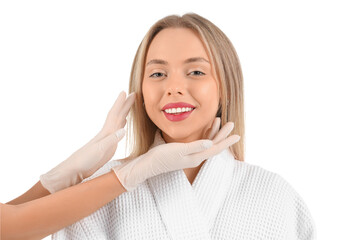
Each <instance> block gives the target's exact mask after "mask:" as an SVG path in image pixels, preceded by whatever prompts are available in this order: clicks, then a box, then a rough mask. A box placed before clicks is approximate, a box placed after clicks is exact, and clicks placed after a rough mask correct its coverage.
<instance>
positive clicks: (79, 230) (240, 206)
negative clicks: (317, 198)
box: [52, 130, 316, 240]
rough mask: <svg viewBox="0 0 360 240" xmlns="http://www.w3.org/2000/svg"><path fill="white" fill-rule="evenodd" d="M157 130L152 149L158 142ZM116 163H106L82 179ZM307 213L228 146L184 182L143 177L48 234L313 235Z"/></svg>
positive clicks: (58, 238) (279, 181)
mask: <svg viewBox="0 0 360 240" xmlns="http://www.w3.org/2000/svg"><path fill="white" fill-rule="evenodd" d="M163 143H164V140H163V139H162V137H161V135H160V133H159V130H158V131H157V132H156V135H155V141H154V143H153V145H152V147H155V146H157V145H159V144H163ZM119 164H122V162H121V161H118V160H114V161H110V162H108V163H107V164H106V165H104V166H103V167H102V168H101V169H99V170H98V171H97V172H96V173H95V174H94V175H92V176H91V177H90V178H87V179H85V180H84V181H83V182H85V181H88V180H90V179H93V178H94V177H97V176H100V175H102V174H105V173H107V172H109V171H111V167H113V166H115V165H119ZM315 235H316V231H315V225H314V221H313V219H312V216H311V214H310V212H309V209H308V208H307V206H306V204H305V203H304V201H303V199H302V198H301V197H300V196H299V194H298V193H297V192H296V191H295V190H294V189H293V188H292V187H291V185H290V184H289V183H288V182H287V181H286V180H285V179H283V178H282V177H281V176H280V175H278V174H276V173H273V172H270V171H267V170H265V169H263V168H261V167H259V166H256V165H252V164H249V163H246V162H241V161H238V160H235V159H234V157H233V155H232V154H231V153H230V151H229V149H225V150H224V151H222V152H221V153H219V154H217V155H215V156H213V157H211V158H209V159H208V160H206V161H205V163H204V164H203V165H202V167H201V169H200V171H199V173H198V175H197V176H196V178H195V180H194V182H193V184H192V185H191V184H190V183H189V181H188V179H187V177H186V175H185V173H184V171H183V170H177V171H172V172H168V173H164V174H160V175H158V176H155V177H152V178H149V179H147V180H146V181H145V182H143V183H142V184H140V185H139V186H138V188H136V189H135V190H134V191H132V192H125V193H123V194H121V195H120V196H118V197H117V198H116V199H114V200H113V201H111V202H109V203H108V204H106V205H105V206H103V207H102V208H100V209H99V210H97V211H96V212H94V213H93V214H91V215H89V216H87V217H85V218H83V219H82V220H80V221H78V222H76V223H74V224H72V225H70V226H68V227H66V228H64V229H62V230H60V231H58V232H56V233H55V234H53V235H52V239H55V240H62V239H73V240H77V239H94V240H101V239H137V240H139V239H146V240H149V239H186V240H191V239H197V240H198V239H241V240H245V239H246V240H249V239H264V240H265V239H266V240H275V239H276V240H278V239H279V240H280V239H281V240H293V239H294V240H295V239H296V240H297V239H303V240H312V239H315V238H316V236H315Z"/></svg>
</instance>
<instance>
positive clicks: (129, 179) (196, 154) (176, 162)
mask: <svg viewBox="0 0 360 240" xmlns="http://www.w3.org/2000/svg"><path fill="white" fill-rule="evenodd" d="M214 123H216V124H213V127H212V130H211V131H210V132H209V130H208V131H207V134H208V136H210V137H211V135H213V134H214V133H216V131H217V130H216V128H218V127H219V121H218V120H216V119H215V120H214ZM233 128H234V123H232V122H228V123H226V124H225V125H224V126H223V127H222V128H221V130H220V131H219V132H218V133H217V134H216V136H215V137H214V138H213V139H212V140H209V139H202V140H197V141H193V142H189V143H167V144H161V145H159V146H156V147H154V148H152V149H150V150H149V151H148V152H146V153H145V154H143V155H141V156H139V157H137V158H135V159H132V160H129V161H128V162H126V163H124V164H121V165H118V166H115V167H113V168H112V170H113V171H114V172H115V174H116V176H117V178H118V179H119V181H120V183H121V184H122V185H123V187H124V188H125V189H126V190H127V191H133V190H134V189H136V187H137V186H138V185H139V184H140V183H142V182H144V181H145V180H146V179H148V178H150V177H153V176H156V175H159V174H161V173H165V172H170V171H175V170H180V169H184V168H194V167H197V166H199V165H200V164H201V162H202V161H204V160H205V159H208V158H209V157H211V156H214V155H216V154H218V153H220V152H221V151H223V150H224V149H226V148H228V147H229V146H231V145H233V144H234V143H236V142H238V141H239V140H240V136H239V135H232V136H230V137H228V138H226V137H227V136H228V135H229V133H230V132H231V130H232V129H233Z"/></svg>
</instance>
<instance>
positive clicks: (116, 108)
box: [108, 91, 126, 115]
mask: <svg viewBox="0 0 360 240" xmlns="http://www.w3.org/2000/svg"><path fill="white" fill-rule="evenodd" d="M125 100H126V93H125V91H121V92H120V93H119V95H118V97H117V99H116V100H115V102H114V104H113V105H112V107H111V109H110V111H109V113H108V115H111V114H113V115H117V114H118V113H119V110H120V109H121V107H122V106H123V105H124V102H125Z"/></svg>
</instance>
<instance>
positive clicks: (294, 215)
mask: <svg viewBox="0 0 360 240" xmlns="http://www.w3.org/2000/svg"><path fill="white" fill-rule="evenodd" d="M236 162H237V163H236V164H235V166H236V167H235V169H234V178H233V179H234V180H233V184H234V188H233V191H235V192H236V193H237V195H239V196H240V198H246V199H251V201H252V203H253V204H259V205H261V206H267V209H274V211H275V210H276V209H277V210H276V211H278V210H279V209H281V212H283V213H284V216H286V217H285V218H286V219H287V221H288V223H289V224H293V225H294V228H291V229H294V232H293V234H294V235H297V236H301V237H300V238H299V239H314V236H315V235H316V230H315V224H314V219H313V217H312V215H311V213H310V210H309V208H308V206H307V204H306V203H305V201H304V199H303V197H302V196H300V194H299V193H298V191H297V190H295V189H294V187H293V186H292V185H291V184H290V183H289V181H288V180H286V179H285V178H284V177H282V176H281V175H280V174H279V173H276V172H273V171H270V170H267V169H265V168H263V167H261V166H258V165H255V164H251V163H248V162H240V161H236ZM235 192H234V193H233V194H234V195H235Z"/></svg>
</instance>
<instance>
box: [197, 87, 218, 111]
mask: <svg viewBox="0 0 360 240" xmlns="http://www.w3.org/2000/svg"><path fill="white" fill-rule="evenodd" d="M193 92H194V96H196V98H197V100H198V101H199V103H200V105H201V106H202V108H206V109H209V108H213V106H215V108H217V102H218V91H217V85H216V82H215V81H211V82H207V83H203V84H199V85H198V86H197V87H196V88H195V89H194V90H193Z"/></svg>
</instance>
